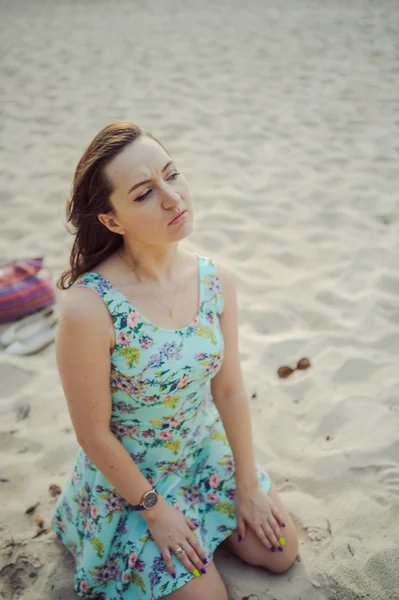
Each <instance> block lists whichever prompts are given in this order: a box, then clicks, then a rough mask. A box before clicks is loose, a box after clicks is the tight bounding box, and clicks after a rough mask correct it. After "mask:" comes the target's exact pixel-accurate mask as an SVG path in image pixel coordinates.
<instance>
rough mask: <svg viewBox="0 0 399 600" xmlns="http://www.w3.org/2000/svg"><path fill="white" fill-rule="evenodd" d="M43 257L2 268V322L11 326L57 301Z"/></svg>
mask: <svg viewBox="0 0 399 600" xmlns="http://www.w3.org/2000/svg"><path fill="white" fill-rule="evenodd" d="M43 263H44V258H43V257H41V258H30V259H27V260H18V261H15V262H13V263H11V264H8V265H5V266H3V267H1V268H0V323H9V322H10V321H15V320H17V319H21V318H22V317H25V316H26V315H29V314H31V313H34V312H36V311H38V310H41V309H43V308H46V307H47V306H50V305H51V304H54V303H55V301H56V295H55V290H54V288H53V285H52V283H51V279H50V276H49V274H48V273H47V272H43Z"/></svg>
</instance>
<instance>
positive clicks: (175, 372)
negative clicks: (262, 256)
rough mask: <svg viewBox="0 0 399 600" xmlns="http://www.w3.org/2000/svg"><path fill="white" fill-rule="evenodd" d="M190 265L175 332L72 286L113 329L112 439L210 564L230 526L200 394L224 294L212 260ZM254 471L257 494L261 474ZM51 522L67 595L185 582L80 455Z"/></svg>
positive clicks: (227, 457) (133, 599)
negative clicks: (185, 306) (189, 524)
mask: <svg viewBox="0 0 399 600" xmlns="http://www.w3.org/2000/svg"><path fill="white" fill-rule="evenodd" d="M198 261H199V273H200V294H199V307H198V313H197V315H196V317H195V318H194V320H193V321H192V322H191V323H190V324H189V325H188V326H186V327H183V328H182V329H178V330H169V329H163V328H161V327H156V326H155V325H153V324H152V323H150V322H149V321H148V320H147V319H146V318H145V317H143V316H142V315H140V314H139V313H138V312H137V311H136V310H135V309H134V307H133V306H132V305H131V304H130V302H129V301H128V300H127V299H126V298H125V297H124V296H123V295H122V293H121V292H119V291H118V290H117V289H116V288H115V287H114V286H113V285H112V284H111V283H110V282H109V281H107V280H106V279H104V278H103V277H102V276H100V275H99V274H97V273H95V272H88V273H85V274H84V275H83V276H81V277H80V279H78V280H77V281H76V282H75V284H74V285H80V286H87V287H89V288H91V289H92V290H94V292H96V293H97V294H99V296H101V298H102V299H103V301H104V302H105V304H106V306H107V308H108V310H109V312H110V314H111V317H112V320H113V324H114V327H115V332H116V346H115V349H114V350H113V352H112V354H111V377H110V385H111V391H112V418H111V430H112V432H113V434H114V435H115V436H116V437H117V438H118V439H119V440H120V442H121V443H122V444H123V445H124V447H125V448H126V449H127V450H128V452H129V454H130V456H131V457H132V460H134V461H135V463H136V464H137V465H138V467H139V468H140V470H141V472H142V473H143V475H144V476H145V477H146V478H147V480H148V481H149V483H150V484H151V485H153V486H155V488H156V489H157V491H158V492H159V493H160V494H162V496H163V497H164V498H165V499H166V500H167V501H168V502H169V503H171V504H172V505H173V506H175V507H176V508H177V509H178V510H181V511H183V513H184V514H185V515H187V516H188V517H189V518H190V519H193V520H194V521H196V522H197V523H198V524H199V526H198V528H197V529H196V530H195V532H194V533H195V535H196V536H197V538H198V540H199V542H200V543H201V545H202V547H203V549H204V551H205V552H206V554H207V556H208V557H209V559H210V560H212V557H213V553H214V551H215V549H216V547H217V546H219V544H221V542H223V541H224V540H225V539H226V538H227V537H228V536H230V535H231V534H232V533H233V532H234V531H235V529H236V528H237V521H236V517H235V510H234V493H235V478H234V461H233V455H232V451H231V448H230V446H229V443H228V441H227V437H226V433H225V430H224V427H223V424H222V421H221V418H220V416H219V413H218V411H217V408H216V406H215V404H214V403H213V400H212V395H211V389H210V382H211V379H212V378H213V377H214V376H215V375H216V373H217V372H218V371H219V369H220V367H221V363H222V360H223V337H222V332H221V329H220V325H219V317H220V315H221V313H222V311H223V295H222V290H221V285H220V281H219V278H218V275H217V272H216V269H215V266H214V264H213V262H212V260H210V259H208V258H206V257H203V256H198ZM257 469H258V476H259V481H260V483H261V485H262V488H263V489H264V490H265V491H266V492H267V491H268V490H269V488H270V477H269V476H268V475H267V474H266V473H264V472H263V471H262V470H261V469H260V467H259V465H257ZM52 525H53V529H54V531H55V533H56V534H57V536H58V537H59V538H60V540H61V541H62V543H63V544H65V546H66V547H67V548H68V549H69V550H70V551H71V552H72V554H73V556H74V558H75V561H76V576H75V591H76V593H77V594H78V595H79V596H83V597H84V598H97V599H98V600H100V599H101V600H144V599H147V598H150V599H152V600H155V599H157V598H162V597H163V596H167V595H168V594H170V593H172V592H173V591H175V590H177V589H179V588H180V587H182V586H183V585H184V584H186V583H187V582H189V581H190V580H191V579H192V578H193V575H192V574H191V573H189V572H188V571H187V570H186V569H185V567H184V566H183V565H182V564H181V562H180V561H179V560H178V559H177V558H176V556H174V555H173V554H172V560H173V563H174V566H175V571H176V575H177V578H176V579H173V578H172V576H171V575H170V574H169V573H168V571H167V570H166V567H165V564H164V562H163V559H162V556H161V553H160V550H159V549H158V547H157V545H156V543H155V542H154V540H153V539H152V537H151V534H150V532H149V530H148V529H147V524H146V521H145V520H144V519H143V518H142V517H141V514H140V512H137V511H134V510H132V509H131V507H130V505H129V504H128V502H127V501H126V500H125V499H124V498H123V497H122V496H121V495H120V494H119V493H118V492H117V491H116V490H115V488H114V487H113V486H112V485H111V483H109V482H108V481H107V480H106V479H105V477H103V475H102V474H101V473H100V471H99V470H98V469H97V468H96V466H95V465H94V464H93V463H92V462H91V461H90V459H89V458H88V456H87V455H86V454H85V452H84V451H83V450H82V449H79V451H78V454H77V458H76V462H75V465H74V468H73V471H72V474H71V477H70V478H69V480H68V482H67V484H66V486H65V488H64V490H63V493H62V494H61V495H60V497H59V499H58V502H57V504H56V506H55V509H54V512H53V515H52Z"/></svg>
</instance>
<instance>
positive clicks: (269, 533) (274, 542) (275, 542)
mask: <svg viewBox="0 0 399 600" xmlns="http://www.w3.org/2000/svg"><path fill="white" fill-rule="evenodd" d="M262 530H263V532H264V534H265V536H266V537H267V539H268V540H269V542H270V543H269V548H270V546H274V547H275V548H276V549H277V548H278V547H279V546H280V542H279V538H278V537H277V536H276V534H275V533H274V531H273V529H272V528H271V526H270V524H269V523H268V522H267V521H266V523H262Z"/></svg>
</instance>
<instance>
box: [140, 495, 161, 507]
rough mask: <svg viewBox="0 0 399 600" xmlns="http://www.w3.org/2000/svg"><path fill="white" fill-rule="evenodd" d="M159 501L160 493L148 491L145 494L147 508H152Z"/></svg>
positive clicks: (144, 502) (144, 501)
mask: <svg viewBox="0 0 399 600" xmlns="http://www.w3.org/2000/svg"><path fill="white" fill-rule="evenodd" d="M157 502H158V494H157V493H156V492H147V493H146V494H145V496H144V500H143V504H144V506H145V508H152V507H153V506H155V505H156V503H157Z"/></svg>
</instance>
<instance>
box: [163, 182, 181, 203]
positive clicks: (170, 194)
mask: <svg viewBox="0 0 399 600" xmlns="http://www.w3.org/2000/svg"><path fill="white" fill-rule="evenodd" d="M180 202H181V198H180V195H179V194H178V193H177V192H176V191H175V190H174V189H173V188H171V187H170V186H164V187H163V189H162V205H163V207H164V208H174V207H175V206H178V205H179V204H180Z"/></svg>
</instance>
